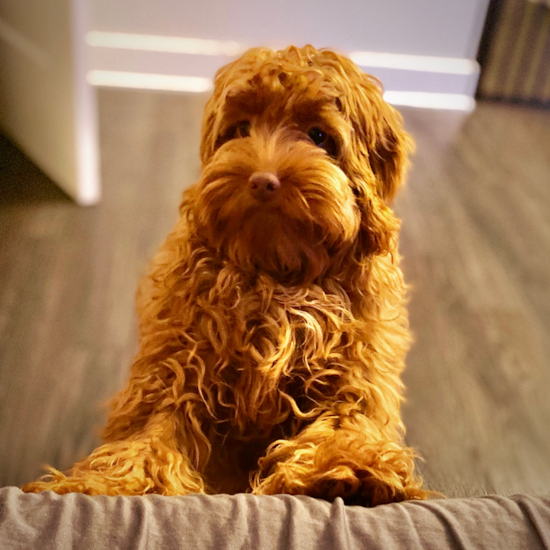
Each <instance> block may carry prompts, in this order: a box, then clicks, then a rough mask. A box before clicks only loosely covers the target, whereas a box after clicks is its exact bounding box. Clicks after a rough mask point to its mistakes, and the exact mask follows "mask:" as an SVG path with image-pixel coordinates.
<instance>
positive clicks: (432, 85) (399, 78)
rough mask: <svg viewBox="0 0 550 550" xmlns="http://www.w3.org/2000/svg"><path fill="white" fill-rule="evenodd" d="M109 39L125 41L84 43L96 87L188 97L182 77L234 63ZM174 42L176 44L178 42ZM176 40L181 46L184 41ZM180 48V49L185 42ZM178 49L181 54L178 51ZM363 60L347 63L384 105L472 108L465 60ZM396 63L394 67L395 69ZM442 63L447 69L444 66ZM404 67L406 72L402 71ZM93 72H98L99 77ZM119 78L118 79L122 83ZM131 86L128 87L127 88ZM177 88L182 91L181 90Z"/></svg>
mask: <svg viewBox="0 0 550 550" xmlns="http://www.w3.org/2000/svg"><path fill="white" fill-rule="evenodd" d="M102 36H104V37H105V38H106V40H105V42H104V44H105V45H101V44H102V42H101V37H102ZM112 36H115V38H116V37H117V36H123V37H124V35H122V33H94V40H93V41H90V40H89V41H88V47H89V50H90V61H91V67H90V68H91V70H92V71H94V73H93V74H92V75H91V76H90V78H89V81H90V82H92V83H94V84H96V85H104V86H109V85H112V86H123V87H133V88H135V87H140V86H139V81H140V79H139V78H138V77H137V76H136V75H141V76H142V77H146V75H155V79H154V80H155V81H156V82H157V83H158V85H157V84H155V83H154V82H153V80H152V81H151V82H149V83H148V84H147V85H146V86H143V87H144V88H148V89H170V90H174V89H176V90H180V91H193V90H192V89H189V90H186V88H185V86H184V82H185V81H184V80H182V79H181V77H200V78H208V79H213V78H214V75H215V73H216V71H217V70H218V69H219V68H220V67H222V66H223V65H225V64H227V63H229V62H231V61H232V60H233V59H235V56H231V55H223V54H221V53H220V51H219V49H218V51H216V50H215V49H213V50H212V52H208V53H190V51H189V50H186V48H185V47H183V48H172V51H166V50H167V49H168V50H170V47H168V48H166V47H164V46H165V45H164V44H163V47H164V50H163V51H159V49H161V48H157V49H155V48H153V49H151V48H150V47H149V44H150V43H151V38H154V37H151V36H148V35H142V36H141V41H140V40H139V38H140V35H127V36H132V37H136V40H135V41H134V43H131V44H130V47H128V46H123V47H120V46H119V47H115V46H113V45H112V42H109V41H108V40H107V39H110V38H111V37H112ZM98 37H99V39H98ZM163 38H166V37H163ZM174 40H177V38H176V39H174ZM180 40H182V41H184V40H186V39H180ZM90 42H93V44H90ZM205 42H206V41H205ZM208 42H212V41H208ZM106 44H109V45H106ZM176 45H177V44H176ZM183 45H184V46H185V42H184V44H183ZM141 48H143V49H141ZM182 49H183V50H184V51H181V50H182ZM176 50H177V51H176ZM232 53H235V52H234V51H233V52H232ZM362 54H364V52H355V54H352V57H354V58H356V60H357V61H361V60H365V62H364V64H363V63H361V65H360V66H361V69H362V70H364V71H365V72H366V73H369V74H372V75H373V76H375V77H377V78H378V79H379V80H380V81H381V82H382V84H383V87H384V90H385V91H386V92H389V93H388V101H389V102H392V101H391V100H390V99H389V98H391V97H393V98H399V101H396V104H400V105H407V104H409V105H411V106H416V107H418V106H422V107H430V106H431V107H433V108H443V109H445V108H449V109H459V110H466V111H468V110H471V109H472V108H473V105H474V99H473V98H474V94H475V90H476V86H477V81H478V78H479V67H478V65H477V63H476V62H475V61H471V60H466V59H450V60H446V59H444V58H438V57H426V56H424V57H418V56H407V55H403V56H401V55H400V56H392V55H391V54H384V55H382V56H381V55H380V54H364V55H363V57H361V55H362ZM369 55H370V57H369ZM369 59H373V60H374V62H373V65H376V66H368V62H369ZM384 59H388V62H387V63H386V64H387V65H388V66H381V65H384ZM395 60H397V61H398V63H395V62H394V61H395ZM408 60H410V61H409V63H407V61H408ZM446 61H448V63H445V62H446ZM408 65H410V67H411V68H405V67H408ZM424 67H425V69H424ZM97 71H101V73H98V72H97ZM110 73H111V74H110ZM118 73H122V77H121V76H120V75H118ZM124 73H132V74H133V76H132V78H130V77H129V76H128V78H127V79H126V80H127V81H128V86H124V80H125V79H124ZM99 75H102V79H101V78H99ZM165 77H168V78H165ZM170 77H177V78H174V79H172V82H170ZM130 81H132V84H131V85H130ZM141 81H143V82H145V79H144V78H142V79H141ZM109 82H111V84H109ZM163 82H164V83H167V87H166V88H165V87H163V84H162V83H163ZM136 83H137V84H136ZM180 84H181V85H182V86H183V87H181V88H180V87H179V86H180ZM440 96H441V97H440ZM407 97H410V98H411V100H410V101H408V100H407ZM434 98H439V99H438V100H437V101H435V102H434V101H432V100H433V99H434ZM457 98H458V99H457ZM430 102H432V103H430Z"/></svg>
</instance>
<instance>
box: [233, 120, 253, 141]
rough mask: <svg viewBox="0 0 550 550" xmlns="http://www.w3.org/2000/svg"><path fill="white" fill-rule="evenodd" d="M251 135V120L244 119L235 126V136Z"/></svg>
mask: <svg viewBox="0 0 550 550" xmlns="http://www.w3.org/2000/svg"><path fill="white" fill-rule="evenodd" d="M249 135H250V122H248V120H242V121H241V122H239V124H237V126H236V128H235V137H241V138H243V137H248V136H249Z"/></svg>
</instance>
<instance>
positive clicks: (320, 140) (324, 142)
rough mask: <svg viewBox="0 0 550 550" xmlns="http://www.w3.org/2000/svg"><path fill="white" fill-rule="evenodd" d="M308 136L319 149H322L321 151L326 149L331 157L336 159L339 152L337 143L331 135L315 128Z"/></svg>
mask: <svg viewBox="0 0 550 550" xmlns="http://www.w3.org/2000/svg"><path fill="white" fill-rule="evenodd" d="M307 135H308V137H309V139H311V141H313V143H315V145H317V147H321V149H324V150H325V151H326V152H327V153H328V154H329V155H330V156H331V157H334V158H336V156H337V152H338V151H337V147H336V142H335V141H334V138H333V137H332V136H331V135H330V134H328V133H327V132H325V131H324V130H321V128H317V127H316V126H315V127H314V128H311V130H309V132H308V133H307Z"/></svg>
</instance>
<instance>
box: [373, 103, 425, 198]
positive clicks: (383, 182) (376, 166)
mask: <svg viewBox="0 0 550 550" xmlns="http://www.w3.org/2000/svg"><path fill="white" fill-rule="evenodd" d="M377 109H378V115H377V116H376V115H375V116H374V117H373V119H371V120H370V121H367V132H368V134H370V135H369V136H368V137H370V140H369V146H368V147H369V164H370V167H371V169H372V171H373V172H374V175H375V176H376V180H377V190H378V192H379V194H380V196H381V197H382V198H383V199H384V200H385V201H386V202H391V201H392V200H393V198H394V197H395V195H396V194H397V191H398V190H399V188H400V187H401V185H403V182H404V179H405V172H406V169H407V166H408V154H409V152H411V151H412V150H413V147H414V145H413V141H412V139H411V138H410V136H409V135H408V134H407V133H406V132H405V130H404V129H403V125H402V119H401V115H400V114H399V113H398V112H397V111H396V110H395V109H394V108H393V107H391V106H390V105H388V104H387V103H386V102H385V101H384V100H383V99H382V98H380V101H379V104H378V106H377Z"/></svg>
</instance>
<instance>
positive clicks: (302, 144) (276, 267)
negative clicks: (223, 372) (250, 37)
mask: <svg viewBox="0 0 550 550" xmlns="http://www.w3.org/2000/svg"><path fill="white" fill-rule="evenodd" d="M411 143H412V142H411V140H410V138H409V137H408V136H407V134H406V133H405V132H404V130H403V128H402V124H401V117H400V115H399V114H398V113H397V112H396V111H395V110H394V109H393V108H392V107H390V106H389V105H388V104H386V103H385V102H384V100H383V98H382V91H381V88H380V85H379V83H378V81H377V80H376V79H374V78H373V77H371V76H368V75H366V74H364V73H363V72H361V71H360V70H359V69H358V68H357V67H356V66H355V65H354V64H353V63H352V62H351V61H350V60H348V59H346V58H344V57H342V56H340V55H337V54H336V53H334V52H332V51H328V50H316V49H315V48H313V47H312V46H306V47H305V48H302V49H299V48H295V47H289V48H287V49H286V50H283V51H279V52H273V51H271V50H268V49H263V48H259V49H253V50H250V51H248V52H247V53H245V54H244V56H243V57H241V58H240V59H239V60H237V61H235V62H234V63H231V64H229V65H227V66H226V67H223V68H222V69H221V70H220V71H219V72H218V74H217V76H216V81H215V90H214V94H213V96H212V98H211V99H210V101H209V102H208V104H207V107H206V112H205V116H204V119H203V135H202V142H201V158H202V163H203V170H202V177H201V181H200V182H199V184H198V187H197V196H196V202H195V210H194V219H195V222H196V225H197V230H198V232H199V235H201V237H202V238H204V239H205V240H206V241H207V244H208V246H210V247H213V248H216V249H217V250H219V251H220V254H221V255H222V256H223V257H224V258H226V259H228V260H230V261H232V262H235V263H236V264H238V265H239V267H241V268H242V269H244V270H256V271H257V270H260V271H262V270H263V271H265V272H267V273H269V274H270V275H272V276H273V277H274V278H276V279H278V280H281V281H289V282H292V283H296V282H303V281H310V280H313V279H315V278H316V277H319V276H321V275H323V274H324V273H326V272H328V271H329V270H330V269H331V268H332V267H334V265H336V264H339V263H341V262H342V261H344V258H349V257H350V255H351V256H353V257H357V256H360V257H364V256H365V255H374V254H383V253H387V252H388V251H391V250H392V248H393V247H394V246H395V236H396V232H397V229H398V222H397V220H396V219H395V218H394V217H393V215H392V212H391V210H390V209H389V207H388V203H389V202H390V201H391V199H392V198H393V197H394V195H395V193H396V191H397V189H398V188H399V186H400V185H401V183H402V181H403V176H404V170H405V167H406V157H407V150H408V149H409V148H410V146H411Z"/></svg>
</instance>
